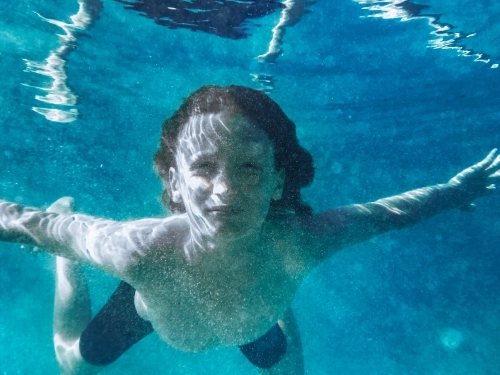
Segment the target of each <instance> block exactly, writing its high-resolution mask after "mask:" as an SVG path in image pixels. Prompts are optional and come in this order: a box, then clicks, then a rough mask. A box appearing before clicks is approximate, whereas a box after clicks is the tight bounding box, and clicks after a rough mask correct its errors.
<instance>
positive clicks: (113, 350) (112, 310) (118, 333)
mask: <svg viewBox="0 0 500 375" xmlns="http://www.w3.org/2000/svg"><path fill="white" fill-rule="evenodd" d="M134 296H135V289H134V288H132V287H131V286H130V285H129V284H127V283H125V282H123V281H122V282H121V283H120V285H119V286H118V288H117V289H116V291H115V292H114V293H113V295H112V296H111V297H110V299H109V300H108V302H106V304H105V305H104V306H103V308H102V309H101V311H99V313H98V314H97V315H96V316H95V317H94V319H92V321H91V322H90V323H89V325H88V326H87V328H85V330H84V331H83V333H82V335H81V337H80V353H81V355H82V357H83V359H84V360H85V361H86V362H87V363H90V364H92V365H94V366H105V365H108V364H110V363H112V362H113V361H115V360H116V359H118V358H119V357H120V356H121V355H122V354H123V353H125V351H127V350H128V349H129V348H130V347H131V346H132V345H134V344H135V343H137V342H138V341H139V340H141V339H142V338H144V337H145V336H147V335H149V334H150V333H151V332H153V327H152V326H151V323H149V322H148V321H146V320H144V319H142V318H141V317H140V316H139V315H138V314H137V311H136V309H135V304H134Z"/></svg>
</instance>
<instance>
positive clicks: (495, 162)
mask: <svg viewBox="0 0 500 375" xmlns="http://www.w3.org/2000/svg"><path fill="white" fill-rule="evenodd" d="M499 167H500V155H497V157H496V158H495V160H493V162H492V163H491V164H490V165H489V167H488V168H486V169H485V171H486V172H488V171H492V172H491V173H493V172H495V171H496V170H497V169H498V168H499Z"/></svg>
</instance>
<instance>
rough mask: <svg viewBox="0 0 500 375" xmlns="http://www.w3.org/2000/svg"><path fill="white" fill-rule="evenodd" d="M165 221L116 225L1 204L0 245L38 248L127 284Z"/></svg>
mask: <svg viewBox="0 0 500 375" xmlns="http://www.w3.org/2000/svg"><path fill="white" fill-rule="evenodd" d="M164 227H165V219H163V220H162V219H144V220H137V221H129V222H116V221H113V220H105V219H99V218H95V217H92V216H87V215H80V214H57V213H49V212H45V211H41V210H38V209H35V208H31V207H26V206H22V205H19V204H15V203H10V202H6V201H0V241H8V242H19V243H23V244H27V245H34V246H37V247H39V248H41V249H43V250H45V251H47V252H49V253H51V254H54V255H58V256H62V257H64V258H67V259H71V260H76V261H79V262H83V263H87V264H90V265H92V266H94V267H96V268H99V269H102V270H103V271H105V272H107V273H109V274H111V275H114V276H117V277H119V278H121V279H123V280H128V273H129V271H131V269H132V268H133V266H134V265H137V264H138V263H139V262H140V260H141V259H142V257H143V256H144V254H145V252H146V251H147V250H148V249H149V248H151V246H154V244H155V241H158V238H159V237H160V236H161V233H162V232H163V231H164Z"/></svg>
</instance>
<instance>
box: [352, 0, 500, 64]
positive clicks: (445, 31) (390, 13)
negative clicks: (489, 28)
mask: <svg viewBox="0 0 500 375" xmlns="http://www.w3.org/2000/svg"><path fill="white" fill-rule="evenodd" d="M353 1H355V2H357V3H359V4H360V5H363V9H366V10H369V11H371V12H375V13H374V14H370V15H369V16H367V17H376V18H382V19H400V20H401V21H402V22H403V21H410V20H414V19H425V20H427V23H428V24H429V26H431V27H432V28H434V29H435V30H433V31H431V33H430V34H431V35H433V36H435V37H436V38H434V39H431V40H429V44H428V48H432V49H454V50H456V51H457V53H458V54H459V55H462V56H473V57H474V61H478V62H482V63H485V64H488V65H489V66H490V67H491V68H493V69H495V68H498V64H497V63H492V61H491V56H490V55H489V54H487V53H484V52H478V51H475V50H473V49H472V48H468V47H467V46H466V45H465V40H466V39H468V38H471V37H474V36H475V35H476V33H474V32H470V33H467V32H463V31H456V29H457V27H456V26H454V25H452V24H451V23H446V22H442V21H441V17H442V14H422V11H423V10H425V9H429V8H430V6H428V5H423V4H417V3H413V2H411V1H408V0H353Z"/></svg>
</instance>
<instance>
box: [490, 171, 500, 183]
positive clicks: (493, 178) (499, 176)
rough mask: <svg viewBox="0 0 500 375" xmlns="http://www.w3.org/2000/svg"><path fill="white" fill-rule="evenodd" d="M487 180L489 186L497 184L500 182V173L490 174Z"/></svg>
mask: <svg viewBox="0 0 500 375" xmlns="http://www.w3.org/2000/svg"><path fill="white" fill-rule="evenodd" d="M487 180H488V183H489V184H496V183H498V182H500V171H496V172H495V173H493V174H490V175H489V176H488V179H487Z"/></svg>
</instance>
